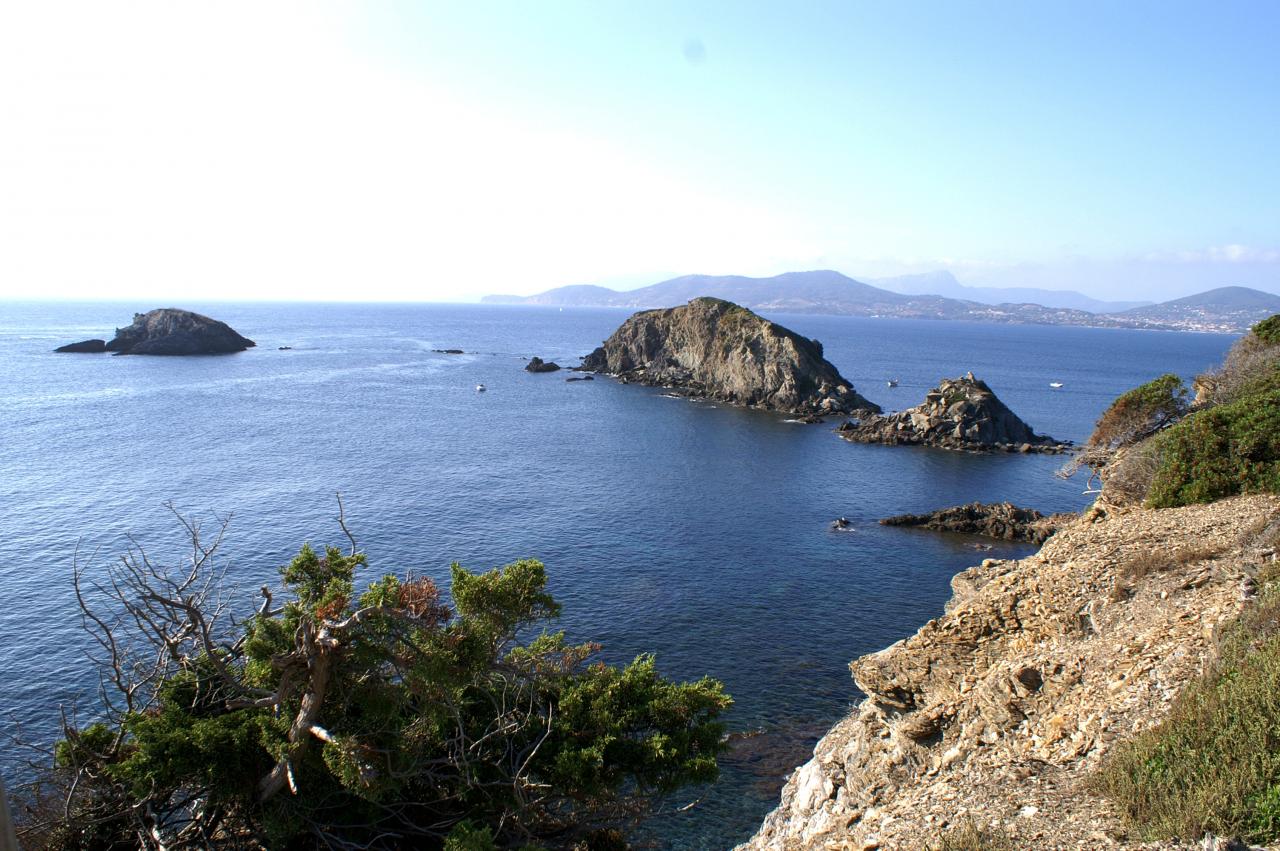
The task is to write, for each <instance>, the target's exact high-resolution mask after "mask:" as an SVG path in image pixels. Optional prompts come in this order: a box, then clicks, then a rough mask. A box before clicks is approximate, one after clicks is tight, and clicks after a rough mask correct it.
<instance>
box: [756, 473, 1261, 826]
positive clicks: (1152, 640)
mask: <svg viewBox="0 0 1280 851" xmlns="http://www.w3.org/2000/svg"><path fill="white" fill-rule="evenodd" d="M1278 534H1280V498H1277V497H1275V496H1271V495H1255V496H1241V497H1233V498H1230V499H1226V500H1222V501H1219V502H1216V503H1212V504H1209V505H1192V506H1187V507H1182V508H1173V509H1162V510H1152V509H1144V508H1129V509H1118V508H1114V507H1104V506H1102V505H1098V506H1095V507H1094V508H1093V509H1091V510H1090V511H1088V512H1086V513H1085V514H1084V516H1082V517H1080V518H1079V519H1077V520H1075V521H1073V522H1072V523H1070V524H1069V525H1068V526H1066V527H1065V528H1063V529H1062V530H1060V531H1059V532H1058V533H1057V534H1055V535H1054V536H1053V537H1052V538H1050V539H1049V540H1048V541H1047V542H1046V543H1045V545H1044V546H1043V547H1042V548H1041V550H1040V552H1038V553H1037V554H1035V555H1033V556H1030V557H1029V558H1025V559H1022V560H1019V561H1001V560H995V559H988V560H986V561H984V562H983V563H982V564H981V565H980V566H977V567H972V568H970V569H968V570H966V571H964V572H963V573H960V574H958V575H957V576H956V577H955V578H954V579H953V580H952V583H951V585H952V590H953V592H954V594H953V597H952V599H951V601H950V602H949V603H948V604H947V606H946V612H945V614H943V615H942V616H941V617H938V618H936V619H935V620H932V621H930V622H929V623H927V624H925V625H924V626H923V627H922V628H921V629H920V630H919V631H918V632H917V633H916V634H915V635H913V636H911V637H910V638H907V639H905V640H903V641H899V642H898V643H896V644H894V645H892V646H890V647H888V648H886V649H884V650H881V651H880V652H878V653H872V654H870V655H868V656H864V657H862V658H860V659H857V660H856V661H854V662H853V663H852V665H851V666H850V667H851V669H852V672H853V679H854V682H855V683H856V684H857V686H858V688H859V689H861V691H862V692H863V693H864V694H865V695H866V697H865V699H864V700H862V702H861V703H860V704H858V705H857V706H856V707H855V708H854V709H853V711H852V712H851V713H850V714H849V715H848V716H847V717H846V718H844V720H842V721H840V722H839V723H838V724H837V725H836V726H835V727H834V728H833V729H832V730H831V731H830V732H828V733H827V735H826V736H825V737H823V738H822V740H821V741H819V743H818V745H817V746H816V747H815V749H814V754H813V758H812V759H811V760H810V761H809V762H807V763H805V764H804V765H802V766H800V767H799V768H798V769H797V770H796V771H795V772H794V773H793V774H792V775H791V776H790V778H789V779H788V780H787V782H786V785H785V787H784V789H783V791H782V799H781V803H780V805H779V807H778V808H777V809H776V810H775V811H774V812H772V813H771V814H770V815H769V816H768V817H767V818H766V819H765V821H764V824H763V826H762V827H761V828H760V830H759V832H758V833H757V834H756V835H755V836H754V837H753V838H752V839H751V840H750V841H748V842H747V843H746V844H744V845H742V846H740V849H741V850H742V851H802V850H803V851H807V849H842V850H844V849H857V850H858V851H869V850H870V849H927V848H937V847H942V846H941V844H940V842H939V840H940V838H941V837H943V836H945V835H947V833H948V831H951V830H959V829H961V828H962V827H964V826H966V825H968V826H970V827H971V828H973V829H975V830H976V829H981V830H982V831H984V832H987V831H989V832H990V835H992V836H998V837H1000V843H1001V844H999V846H998V847H1000V848H1036V849H1098V848H1117V847H1128V848H1139V847H1143V848H1156V847H1160V848H1173V847H1187V848H1190V847H1195V848H1200V847H1214V848H1218V847H1236V846H1228V845H1222V844H1215V843H1213V842H1210V843H1208V844H1206V845H1203V846H1202V845H1201V843H1200V841H1199V840H1200V837H1198V836H1197V837H1188V844H1186V845H1177V844H1162V845H1144V844H1143V843H1142V841H1141V839H1140V837H1138V836H1136V835H1134V834H1133V833H1132V830H1131V828H1128V827H1127V826H1126V825H1125V823H1124V822H1123V821H1122V819H1121V818H1120V816H1119V813H1118V812H1117V810H1116V808H1115V806H1114V804H1112V803H1111V802H1110V801H1109V800H1107V799H1105V798H1102V797H1100V795H1099V794H1098V792H1097V791H1096V785H1095V784H1093V783H1091V782H1090V778H1091V777H1092V775H1093V774H1094V772H1095V770H1096V769H1097V768H1098V766H1099V764H1100V763H1101V761H1102V760H1103V758H1104V756H1105V755H1106V754H1107V753H1108V751H1109V750H1110V749H1111V748H1112V747H1113V746H1114V745H1116V744H1117V743H1119V742H1121V741H1124V740H1126V739H1128V738H1131V737H1132V736H1134V735H1135V734H1137V733H1138V732H1139V731H1142V730H1146V729H1148V728H1151V727H1152V726H1154V725H1155V724H1156V723H1157V722H1159V721H1160V720H1161V719H1162V718H1163V717H1165V716H1166V715H1167V714H1168V711H1169V707H1170V704H1171V702H1172V701H1173V700H1174V698H1175V696H1176V695H1177V694H1178V693H1179V691H1180V690H1181V689H1182V688H1183V686H1184V685H1185V684H1186V683H1188V682H1189V681H1191V680H1192V679H1194V678H1195V677H1196V676H1197V675H1198V674H1200V673H1201V672H1202V671H1203V670H1205V669H1206V667H1207V666H1208V665H1209V664H1210V663H1211V661H1212V660H1213V658H1214V656H1215V652H1216V642H1217V640H1218V636H1219V632H1220V630H1221V628H1222V627H1223V625H1224V624H1225V623H1226V622H1228V621H1229V620H1231V619H1233V618H1234V617H1236V616H1237V615H1239V613H1240V612H1241V611H1242V610H1243V609H1244V607H1245V606H1247V605H1248V604H1249V600H1250V599H1251V598H1252V597H1253V596H1254V595H1256V594H1257V586H1256V584H1255V583H1254V574H1255V573H1256V572H1257V571H1258V570H1259V569H1260V566H1261V565H1262V564H1263V563H1264V562H1268V561H1271V560H1273V559H1274V558H1275V550H1276V545H1275V541H1276V538H1277V536H1278ZM975 826H976V827H975ZM1191 843H1194V844H1191ZM950 847H956V848H960V847H964V848H978V847H988V846H986V845H981V846H980V845H976V844H970V845H963V846H961V845H954V846H950Z"/></svg>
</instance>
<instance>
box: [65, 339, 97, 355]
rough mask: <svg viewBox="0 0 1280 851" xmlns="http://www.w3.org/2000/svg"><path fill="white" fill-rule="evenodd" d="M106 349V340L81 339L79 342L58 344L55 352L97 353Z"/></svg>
mask: <svg viewBox="0 0 1280 851" xmlns="http://www.w3.org/2000/svg"><path fill="white" fill-rule="evenodd" d="M106 350H107V341H106V340H81V341H80V342H79V343H68V344H67V345H65V346H58V348H56V349H54V351H55V352H73V353H76V354H98V353H99V352H105V351H106Z"/></svg>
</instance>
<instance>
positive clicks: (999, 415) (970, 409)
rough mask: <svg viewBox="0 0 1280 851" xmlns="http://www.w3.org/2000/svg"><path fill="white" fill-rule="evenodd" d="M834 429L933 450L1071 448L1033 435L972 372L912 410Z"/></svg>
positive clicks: (855, 437) (851, 436)
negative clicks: (935, 448)
mask: <svg viewBox="0 0 1280 851" xmlns="http://www.w3.org/2000/svg"><path fill="white" fill-rule="evenodd" d="M837 431H838V432H839V434H840V436H841V437H843V438H845V439H846V440H851V441H853V442H855V443H887V444H893V445H899V444H902V445H908V446H936V447H939V448H942V449H957V450H962V451H969V452H983V451H990V450H1005V451H1008V452H1064V451H1066V450H1067V449H1068V448H1069V447H1070V445H1071V444H1070V443H1069V442H1063V441H1058V440H1054V439H1053V438H1052V437H1047V436H1045V435H1041V434H1036V433H1035V431H1033V430H1032V428H1031V426H1029V425H1027V424H1026V423H1025V422H1023V421H1022V420H1021V419H1019V418H1018V416H1017V414H1015V413H1014V412H1013V411H1011V410H1009V408H1008V407H1007V406H1006V405H1005V404H1004V403H1003V402H1001V401H1000V400H999V398H997V397H996V394H995V393H993V392H992V391H991V388H990V387H988V386H987V385H986V383H985V382H983V381H980V380H978V379H977V378H974V377H973V373H972V372H970V373H967V374H966V375H964V376H963V377H962V378H950V379H943V380H942V382H941V383H940V384H939V385H938V386H937V387H935V388H934V389H932V390H930V391H929V392H928V393H927V394H925V397H924V402H922V403H921V404H919V405H917V406H915V407H914V408H908V409H907V410H905V411H898V412H897V413H893V414H887V415H877V416H869V417H867V416H864V417H862V418H860V419H858V420H850V421H848V422H845V423H843V424H842V425H841V426H840V427H839V428H838V429H837Z"/></svg>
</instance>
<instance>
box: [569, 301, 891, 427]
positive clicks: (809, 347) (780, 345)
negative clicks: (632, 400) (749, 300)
mask: <svg viewBox="0 0 1280 851" xmlns="http://www.w3.org/2000/svg"><path fill="white" fill-rule="evenodd" d="M579 368H580V369H583V370H586V371H589V372H598V373H607V374H610V375H615V376H617V377H618V378H619V379H620V380H622V381H624V382H636V383H640V384H649V385H656V386H662V387H671V388H673V389H677V390H679V391H680V392H683V393H687V394H689V395H694V396H701V397H706V398H711V399H718V400H720V401H723V402H727V403H729V404H733V405H741V406H745V407H756V408H765V409H768V410H775V411H781V412H784V413H789V414H795V415H800V416H806V415H809V416H812V415H817V416H821V415H823V414H838V413H853V412H855V411H865V412H866V413H868V414H872V413H876V412H878V411H879V410H880V408H879V406H877V405H876V404H875V403H873V402H870V401H868V400H866V399H864V398H863V397H862V396H859V395H858V393H857V392H855V391H854V389H853V387H852V385H850V384H849V382H848V381H846V380H845V379H844V377H843V376H841V375H840V373H839V371H838V370H837V369H836V368H835V367H834V366H832V365H831V364H830V363H829V362H828V361H827V360H826V359H825V358H824V357H823V356H822V344H821V343H819V342H818V341H817V340H810V339H806V338H805V337H801V336H800V335H799V334H796V333H794V332H792V331H789V330H787V329H786V328H783V327H782V326H781V325H777V324H775V323H773V322H770V321H769V320H767V319H763V318H761V317H759V316H757V315H756V314H754V313H752V312H751V311H750V310H747V309H746V308H744V307H739V306H738V305H736V304H732V303H730V302H727V301H722V300H720V299H716V298H695V299H694V300H693V301H691V302H689V303H688V304H687V305H685V306H683V307H673V308H667V309H664V310H646V311H642V312H640V313H637V314H635V315H634V316H632V317H631V318H630V319H628V320H627V321H626V322H624V323H623V324H622V326H621V327H619V328H618V330H617V331H615V332H614V333H613V335H612V336H611V337H609V339H608V340H606V341H605V343H604V345H603V346H601V347H600V348H598V349H596V350H595V351H594V352H592V353H591V354H589V355H587V357H585V358H584V359H583V361H582V366H581V367H579Z"/></svg>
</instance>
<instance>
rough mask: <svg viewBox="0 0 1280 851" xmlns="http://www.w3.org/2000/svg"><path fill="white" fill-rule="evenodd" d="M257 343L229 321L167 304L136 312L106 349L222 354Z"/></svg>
mask: <svg viewBox="0 0 1280 851" xmlns="http://www.w3.org/2000/svg"><path fill="white" fill-rule="evenodd" d="M254 345H256V344H255V343H254V342H253V340H250V339H248V338H247V337H242V336H240V335H239V334H237V333H236V332H235V331H234V330H232V328H231V326H229V325H227V324H226V323H225V322H219V321H218V320H216V319H210V318H209V317H207V316H201V315H200V314H199V313H192V312H191V311H189V310H178V309H177V308H173V307H166V308H162V309H160V310H152V311H149V312H147V313H135V314H134V315H133V324H132V325H130V326H129V327H127V328H117V329H116V336H115V339H113V340H112V341H111V342H109V343H107V344H106V349H107V351H109V352H115V353H116V354H119V355H218V354H229V353H231V352H242V351H244V350H245V349H247V348H249V347H250V346H254Z"/></svg>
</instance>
